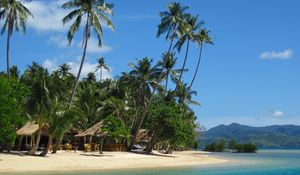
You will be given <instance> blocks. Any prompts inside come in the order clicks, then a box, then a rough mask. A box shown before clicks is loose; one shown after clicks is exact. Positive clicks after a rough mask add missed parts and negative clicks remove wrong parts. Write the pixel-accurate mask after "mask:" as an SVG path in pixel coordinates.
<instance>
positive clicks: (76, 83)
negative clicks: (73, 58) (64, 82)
mask: <svg viewBox="0 0 300 175" xmlns="http://www.w3.org/2000/svg"><path fill="white" fill-rule="evenodd" d="M88 20H89V14H88V15H87V22H86V27H85V41H84V49H83V54H82V58H81V63H80V67H79V71H78V74H77V77H76V81H75V85H74V88H73V90H72V95H71V98H70V101H69V106H68V109H70V108H71V105H72V101H73V98H74V96H75V93H76V89H77V85H78V81H79V78H80V75H81V71H82V67H83V63H84V60H85V55H86V48H87V44H88V30H89V22H88Z"/></svg>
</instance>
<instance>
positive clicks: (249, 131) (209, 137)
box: [197, 123, 300, 148]
mask: <svg viewBox="0 0 300 175" xmlns="http://www.w3.org/2000/svg"><path fill="white" fill-rule="evenodd" d="M221 139H224V140H226V141H230V140H232V139H235V140H236V141H237V142H239V143H253V144H255V145H257V146H258V147H259V148H300V126H296V125H273V126H266V127H251V126H246V125H240V124H238V123H232V124H230V125H228V126H226V125H219V126H217V127H214V128H211V129H209V130H208V131H206V132H205V133H202V134H201V135H199V136H198V139H197V140H198V142H199V143H200V145H201V147H204V146H205V145H206V144H210V143H212V142H214V141H218V140H221Z"/></svg>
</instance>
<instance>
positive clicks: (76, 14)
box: [62, 0, 114, 108]
mask: <svg viewBox="0 0 300 175" xmlns="http://www.w3.org/2000/svg"><path fill="white" fill-rule="evenodd" d="M112 7H113V5H112V4H108V3H105V1H104V0H69V1H68V2H66V3H64V4H63V5H62V8H63V9H72V10H73V11H71V12H70V13H69V14H68V15H67V16H65V17H64V18H63V23H64V24H66V23H68V22H70V21H71V20H73V19H75V21H74V23H73V24H72V25H71V27H70V29H69V32H68V41H69V44H71V42H72V40H73V37H74V35H75V33H76V32H77V31H78V29H79V27H80V24H81V21H82V19H85V20H86V24H85V27H84V36H83V42H82V46H83V54H82V59H81V63H80V67H79V71H78V74H77V77H76V81H75V85H74V88H73V90H72V95H71V98H70V100H69V108H70V107H71V104H72V101H73V98H74V96H75V92H76V88H77V85H78V81H79V78H80V75H81V71H82V67H83V63H84V60H85V55H86V50H87V45H88V40H89V38H90V36H91V32H92V29H94V31H95V33H96V36H97V38H98V46H99V47H101V46H102V40H101V37H102V25H101V23H102V22H103V23H105V25H107V26H108V27H109V28H110V29H111V30H114V25H113V23H112V21H111V20H110V19H109V15H112V10H111V9H112Z"/></svg>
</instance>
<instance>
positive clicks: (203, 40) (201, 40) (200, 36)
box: [189, 29, 213, 88]
mask: <svg viewBox="0 0 300 175" xmlns="http://www.w3.org/2000/svg"><path fill="white" fill-rule="evenodd" d="M195 40H196V42H197V43H198V45H199V57H198V62H197V67H196V70H195V73H194V76H193V79H192V81H191V84H190V86H189V87H190V88H192V86H193V84H194V81H195V79H196V76H197V73H198V69H199V66H200V62H201V57H202V49H203V45H204V44H213V42H212V37H211V36H209V31H207V30H206V29H200V30H199V32H198V33H197V34H196V35H195Z"/></svg>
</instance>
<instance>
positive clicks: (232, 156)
mask: <svg viewBox="0 0 300 175" xmlns="http://www.w3.org/2000/svg"><path fill="white" fill-rule="evenodd" d="M212 156H214V157H218V158H223V159H228V160H229V162H228V163H225V164H219V165H205V166H197V167H187V168H171V169H144V170H126V171H121V170H118V171H114V172H102V173H101V172H100V173H96V172H94V173H64V174H59V175H300V150H260V151H259V152H258V153H213V154H212ZM55 174H56V175H57V173H55ZM46 175H54V174H46Z"/></svg>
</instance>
